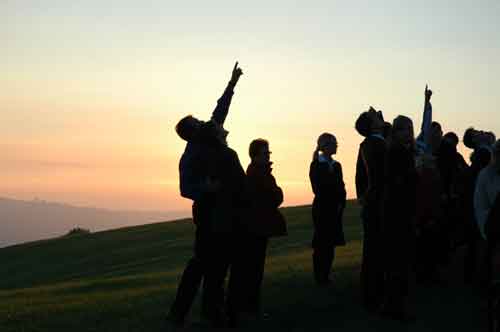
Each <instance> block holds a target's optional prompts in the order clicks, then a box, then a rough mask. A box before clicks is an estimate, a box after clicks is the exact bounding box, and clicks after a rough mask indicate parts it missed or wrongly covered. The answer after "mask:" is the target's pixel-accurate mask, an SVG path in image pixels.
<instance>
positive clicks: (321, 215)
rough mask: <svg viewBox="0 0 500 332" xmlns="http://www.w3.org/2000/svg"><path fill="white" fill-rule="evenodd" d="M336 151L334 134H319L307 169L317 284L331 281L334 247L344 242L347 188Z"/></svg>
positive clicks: (326, 283)
mask: <svg viewBox="0 0 500 332" xmlns="http://www.w3.org/2000/svg"><path fill="white" fill-rule="evenodd" d="M336 153H337V139H336V138H335V136H334V135H332V134H329V133H324V134H321V135H320V136H319V138H318V142H317V147H316V150H315V151H314V153H313V160H312V162H311V166H310V170H309V179H310V181H311V186H312V190H313V193H314V201H313V206H312V219H313V226H314V235H313V240H312V247H313V255H312V257H313V266H314V279H315V281H316V283H317V284H318V285H328V284H329V283H331V279H330V272H331V269H332V266H333V261H334V258H335V247H337V246H343V245H345V239H344V230H343V226H342V216H343V214H344V208H345V204H346V190H345V184H344V179H343V176H342V166H341V164H340V163H339V162H338V161H336V160H334V159H333V158H332V155H334V154H336Z"/></svg>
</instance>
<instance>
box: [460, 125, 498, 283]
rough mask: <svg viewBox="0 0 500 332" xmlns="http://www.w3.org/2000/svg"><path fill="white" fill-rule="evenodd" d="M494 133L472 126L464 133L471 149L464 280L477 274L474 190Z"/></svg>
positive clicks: (488, 157)
mask: <svg viewBox="0 0 500 332" xmlns="http://www.w3.org/2000/svg"><path fill="white" fill-rule="evenodd" d="M493 139H494V135H493V134H492V133H487V132H484V131H481V130H476V129H474V128H472V127H471V128H468V129H467V130H466V131H465V133H464V138H463V142H464V145H465V146H466V147H468V148H470V149H473V152H472V154H471V158H470V159H471V165H470V167H469V169H468V171H467V175H466V179H465V182H466V184H465V202H464V208H465V213H464V214H465V217H466V218H467V221H466V226H465V228H466V231H465V234H466V235H467V237H466V239H465V241H466V245H467V250H466V255H465V262H464V278H465V281H466V282H469V283H471V282H473V281H474V280H475V279H476V278H477V277H478V276H477V273H478V268H477V266H478V264H477V257H478V255H479V252H480V250H479V247H480V243H481V242H482V241H481V236H480V231H479V228H478V225H477V221H476V216H475V214H474V192H475V189H476V181H477V177H478V175H479V173H480V172H481V170H482V169H483V168H485V167H486V166H488V164H489V163H490V161H491V158H492V144H493V143H494V141H493Z"/></svg>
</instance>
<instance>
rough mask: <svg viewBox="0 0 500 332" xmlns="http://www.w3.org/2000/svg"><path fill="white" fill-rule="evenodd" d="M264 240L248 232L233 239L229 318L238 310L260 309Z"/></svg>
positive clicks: (264, 238)
mask: <svg viewBox="0 0 500 332" xmlns="http://www.w3.org/2000/svg"><path fill="white" fill-rule="evenodd" d="M267 243H268V239H267V238H266V237H258V236H254V235H250V234H243V235H240V236H238V237H237V238H236V241H235V246H234V248H235V252H234V255H233V259H232V265H231V275H230V278H229V285H228V298H227V304H226V305H227V311H228V314H229V315H230V316H233V318H235V316H236V315H237V314H238V313H241V312H247V313H254V314H259V313H260V312H261V288H262V281H263V277H264V266H265V259H266V250H267Z"/></svg>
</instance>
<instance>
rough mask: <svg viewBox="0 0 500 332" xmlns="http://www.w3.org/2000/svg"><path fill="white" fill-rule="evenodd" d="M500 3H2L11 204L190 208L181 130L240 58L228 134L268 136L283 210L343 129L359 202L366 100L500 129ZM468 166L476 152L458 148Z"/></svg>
mask: <svg viewBox="0 0 500 332" xmlns="http://www.w3.org/2000/svg"><path fill="white" fill-rule="evenodd" d="M499 17H500V1H498V0H491V1H475V2H473V1H458V0H455V1H436V0H434V1H426V0H420V1H407V2H406V3H404V1H400V0H398V1H395V0H391V1H384V2H381V1H336V0H329V1H315V2H313V1H290V0H289V1H260V0H254V1H246V2H239V1H234V0H233V1H216V0H212V1H189V0H187V1H170V0H166V1H165V0H163V1H94V0H88V1H58V0H57V1H56V0H50V1H23V0H20V1H14V0H3V1H1V2H0V43H1V44H0V45H1V51H0V72H1V73H2V74H1V75H0V107H1V121H0V133H1V138H2V139H1V141H0V147H1V148H0V170H1V172H0V196H3V197H10V198H17V199H28V200H30V199H33V198H34V197H38V198H40V199H45V200H50V201H58V202H66V203H71V204H75V205H85V206H96V207H106V208H113V209H155V210H187V209H188V208H189V206H190V202H189V201H188V200H185V199H182V198H180V196H179V190H178V161H179V158H180V155H181V154H182V151H183V149H184V146H185V142H183V141H182V140H181V139H180V138H178V137H177V135H176V134H175V132H174V126H175V124H176V122H177V121H178V120H179V119H180V118H181V117H182V116H184V115H187V114H193V115H194V116H196V117H199V118H201V119H208V118H209V117H210V114H211V112H212V110H213V108H214V106H215V103H216V100H217V99H218V98H219V96H220V94H221V93H222V91H223V89H224V87H225V85H226V83H227V81H228V80H229V78H230V74H231V69H232V67H233V64H234V61H236V60H238V61H239V62H240V66H241V67H242V69H243V71H244V75H243V76H242V77H241V79H240V82H239V84H238V86H237V87H236V91H235V95H234V98H233V103H232V106H231V110H230V114H229V117H228V120H227V122H226V125H225V127H226V129H228V130H229V131H230V134H229V137H228V141H229V145H230V146H231V147H233V148H234V149H235V150H236V151H237V152H238V153H239V156H240V159H241V162H242V164H243V166H244V167H245V168H246V165H247V164H248V159H249V158H248V155H247V149H248V144H249V143H250V141H251V140H252V139H254V138H258V137H262V138H266V139H268V140H269V141H270V144H271V146H270V148H271V150H272V151H273V154H272V158H273V160H274V162H275V166H274V173H275V176H276V179H277V181H278V184H280V185H281V186H282V187H283V189H284V191H285V205H295V204H306V203H310V201H311V199H312V195H311V189H310V184H309V179H308V169H309V163H310V158H311V155H312V152H313V150H314V148H315V144H316V138H317V137H318V135H319V134H321V133H322V132H325V131H328V132H331V133H334V134H335V135H336V136H337V139H338V141H339V153H338V155H337V157H336V159H338V160H339V161H340V162H341V163H342V165H343V169H344V177H345V182H346V185H347V189H348V194H349V196H350V197H353V196H354V171H355V167H354V165H355V161H356V156H357V149H358V145H359V143H360V141H361V138H360V136H358V135H357V133H356V132H355V131H354V129H353V126H354V121H355V119H356V117H357V115H358V114H359V113H360V112H362V111H364V110H366V109H367V108H368V107H369V106H370V105H373V106H375V107H376V108H378V109H382V110H383V111H384V113H385V116H386V118H387V119H391V120H392V119H393V118H394V117H395V116H396V115H398V114H405V115H409V116H410V117H412V118H413V119H414V121H415V126H416V127H419V126H420V121H421V113H422V107H423V92H424V87H425V84H426V83H428V84H429V86H430V88H431V89H433V90H434V97H433V106H434V110H435V119H436V120H437V121H440V122H441V123H442V125H443V129H444V130H445V131H450V130H453V131H455V132H457V133H458V134H459V136H462V134H463V131H464V130H465V129H466V128H467V127H468V126H475V127H478V128H481V129H487V130H492V131H494V132H496V133H497V136H500V116H499V112H500V94H499V88H500V19H499ZM461 150H462V151H463V152H464V153H465V155H466V157H467V158H468V154H469V151H467V149H463V148H461Z"/></svg>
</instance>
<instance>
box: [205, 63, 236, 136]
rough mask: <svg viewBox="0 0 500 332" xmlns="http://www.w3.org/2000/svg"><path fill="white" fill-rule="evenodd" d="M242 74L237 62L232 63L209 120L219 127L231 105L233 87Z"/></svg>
mask: <svg viewBox="0 0 500 332" xmlns="http://www.w3.org/2000/svg"><path fill="white" fill-rule="evenodd" d="M241 75H243V71H242V70H241V68H240V67H238V62H237V61H236V63H235V64H234V67H233V72H232V73H231V79H230V80H229V83H227V86H226V89H225V90H224V93H223V94H222V96H221V97H220V98H219V100H217V106H216V107H215V109H214V111H213V113H212V118H211V120H212V121H214V122H216V123H218V124H219V125H220V126H221V127H222V126H223V125H224V121H226V117H227V114H228V112H229V106H231V99H232V98H233V94H234V87H235V86H236V84H237V83H238V80H239V79H240V76H241Z"/></svg>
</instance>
